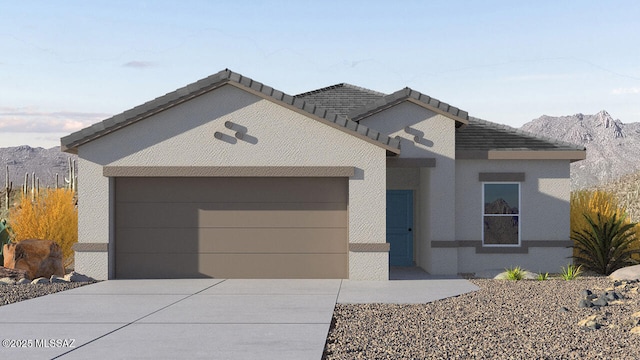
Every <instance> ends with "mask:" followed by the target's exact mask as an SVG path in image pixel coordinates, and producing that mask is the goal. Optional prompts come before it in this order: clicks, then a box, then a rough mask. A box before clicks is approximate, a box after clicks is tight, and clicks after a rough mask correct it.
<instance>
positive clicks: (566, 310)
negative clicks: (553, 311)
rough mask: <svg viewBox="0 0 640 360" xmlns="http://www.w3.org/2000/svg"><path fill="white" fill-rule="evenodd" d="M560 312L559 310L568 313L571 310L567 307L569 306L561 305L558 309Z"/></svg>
mask: <svg viewBox="0 0 640 360" xmlns="http://www.w3.org/2000/svg"><path fill="white" fill-rule="evenodd" d="M558 312H559V313H568V312H569V309H567V308H566V307H564V306H561V307H560V308H559V309H558Z"/></svg>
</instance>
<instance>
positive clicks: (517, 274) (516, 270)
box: [504, 266, 525, 281]
mask: <svg viewBox="0 0 640 360" xmlns="http://www.w3.org/2000/svg"><path fill="white" fill-rule="evenodd" d="M504 270H505V271H506V272H507V280H515V281H518V280H522V279H524V273H525V270H524V269H523V268H521V267H520V266H516V267H512V268H510V269H504Z"/></svg>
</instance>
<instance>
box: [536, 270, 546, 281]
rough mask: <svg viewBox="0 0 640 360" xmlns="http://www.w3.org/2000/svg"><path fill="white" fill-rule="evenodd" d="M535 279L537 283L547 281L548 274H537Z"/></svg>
mask: <svg viewBox="0 0 640 360" xmlns="http://www.w3.org/2000/svg"><path fill="white" fill-rule="evenodd" d="M536 279H537V280H538V281H545V280H548V279H549V273H548V272H547V273H544V274H543V273H539V274H538V276H537V277H536Z"/></svg>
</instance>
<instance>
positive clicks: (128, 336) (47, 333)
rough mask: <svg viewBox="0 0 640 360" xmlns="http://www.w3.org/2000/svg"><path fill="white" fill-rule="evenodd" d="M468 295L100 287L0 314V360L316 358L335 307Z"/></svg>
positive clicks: (382, 288) (405, 287) (369, 287)
mask: <svg viewBox="0 0 640 360" xmlns="http://www.w3.org/2000/svg"><path fill="white" fill-rule="evenodd" d="M475 290H477V287H475V285H473V284H471V283H469V282H468V281H466V280H462V279H444V280H407V281H387V282H359V281H348V280H223V279H189V280H111V281H104V282H100V283H96V284H92V285H88V286H84V287H81V288H77V289H73V290H69V291H64V292H60V293H56V294H52V295H48V296H45V297H40V298H35V299H31V300H27V301H23V302H19V303H16V304H10V305H5V306H1V307H0V328H1V329H2V331H1V333H2V335H1V336H0V337H1V338H2V340H3V346H2V348H0V358H2V359H9V358H19V359H51V358H60V359H125V358H126V359H179V358H188V359H196V358H201V359H251V358H260V359H296V360H299V359H321V357H322V352H323V350H324V345H325V340H326V336H327V333H328V331H329V326H330V324H331V318H332V314H333V309H334V306H335V304H336V303H337V302H344V303H368V302H392V303H416V302H422V303H424V302H429V301H433V300H437V299H440V298H443V297H448V296H455V295H459V294H463V293H465V292H470V291H475ZM7 346H19V347H7Z"/></svg>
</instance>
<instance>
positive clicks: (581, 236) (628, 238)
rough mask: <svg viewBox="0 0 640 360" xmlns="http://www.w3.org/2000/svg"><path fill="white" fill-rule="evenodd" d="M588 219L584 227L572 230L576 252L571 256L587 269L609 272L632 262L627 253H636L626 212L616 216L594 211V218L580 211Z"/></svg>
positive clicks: (634, 232) (629, 254) (634, 226)
mask: <svg viewBox="0 0 640 360" xmlns="http://www.w3.org/2000/svg"><path fill="white" fill-rule="evenodd" d="M584 217H585V220H586V221H587V223H588V226H589V227H588V229H587V230H581V231H574V232H573V234H572V236H571V239H572V240H573V241H574V249H575V250H576V252H577V253H576V254H575V255H574V257H573V258H574V260H575V261H576V263H577V264H580V265H582V266H584V267H585V269H587V270H591V271H595V272H597V273H600V274H604V275H609V274H611V273H612V272H614V271H616V270H618V269H620V268H622V267H625V266H629V265H633V264H636V263H637V261H635V260H634V259H633V258H632V257H631V256H632V255H633V254H634V253H638V250H636V249H634V248H633V247H632V245H634V243H635V242H636V241H637V239H636V231H635V228H636V225H637V224H635V223H630V222H629V221H627V219H626V215H622V216H621V217H618V216H617V215H616V214H613V215H611V216H607V215H603V214H597V215H596V218H594V217H592V216H590V215H584Z"/></svg>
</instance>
